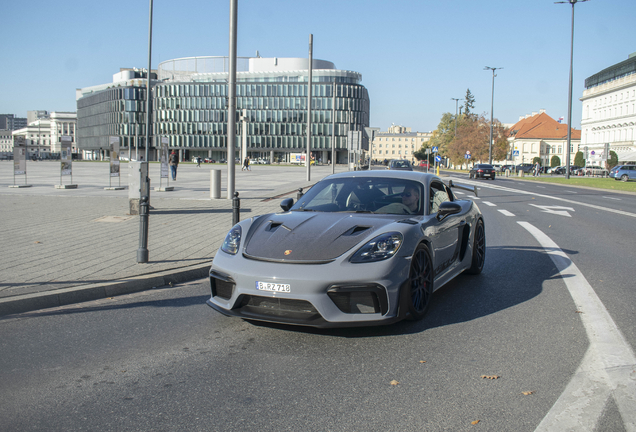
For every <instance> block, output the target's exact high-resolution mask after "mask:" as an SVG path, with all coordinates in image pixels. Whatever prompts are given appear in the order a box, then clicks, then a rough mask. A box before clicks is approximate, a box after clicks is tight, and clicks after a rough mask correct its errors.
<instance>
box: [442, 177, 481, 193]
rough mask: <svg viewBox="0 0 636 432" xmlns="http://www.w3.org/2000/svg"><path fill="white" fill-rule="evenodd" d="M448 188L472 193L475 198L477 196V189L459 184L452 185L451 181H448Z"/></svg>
mask: <svg viewBox="0 0 636 432" xmlns="http://www.w3.org/2000/svg"><path fill="white" fill-rule="evenodd" d="M448 187H450V188H457V189H463V190H465V191H468V192H472V193H474V194H475V196H477V188H476V187H475V186H465V185H459V184H455V183H453V181H452V180H448Z"/></svg>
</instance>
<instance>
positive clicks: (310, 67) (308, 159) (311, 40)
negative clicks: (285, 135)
mask: <svg viewBox="0 0 636 432" xmlns="http://www.w3.org/2000/svg"><path fill="white" fill-rule="evenodd" d="M313 55H314V35H313V34H310V35H309V64H308V66H307V67H308V73H309V76H308V78H307V157H306V159H305V162H306V163H307V181H309V180H311V81H312V76H311V75H312V70H313V64H312V63H313Z"/></svg>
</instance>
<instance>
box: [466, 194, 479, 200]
mask: <svg viewBox="0 0 636 432" xmlns="http://www.w3.org/2000/svg"><path fill="white" fill-rule="evenodd" d="M468 198H470V199H474V200H478V199H481V198H479V197H477V196H472V195H468Z"/></svg>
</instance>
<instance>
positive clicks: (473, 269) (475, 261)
mask: <svg viewBox="0 0 636 432" xmlns="http://www.w3.org/2000/svg"><path fill="white" fill-rule="evenodd" d="M485 262H486V229H485V228H484V222H483V221H482V220H481V219H480V220H479V221H477V226H476V227H475V238H474V239H473V257H472V261H471V265H470V268H469V269H468V270H466V273H468V274H472V275H477V274H479V273H481V271H482V270H483V269H484V263H485Z"/></svg>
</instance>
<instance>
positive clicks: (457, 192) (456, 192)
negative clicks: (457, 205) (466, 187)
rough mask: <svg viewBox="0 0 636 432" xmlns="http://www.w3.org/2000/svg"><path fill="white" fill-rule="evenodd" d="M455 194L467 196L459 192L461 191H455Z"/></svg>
mask: <svg viewBox="0 0 636 432" xmlns="http://www.w3.org/2000/svg"><path fill="white" fill-rule="evenodd" d="M453 193H454V194H455V195H466V194H465V193H464V192H459V191H455V190H454V191H453Z"/></svg>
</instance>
